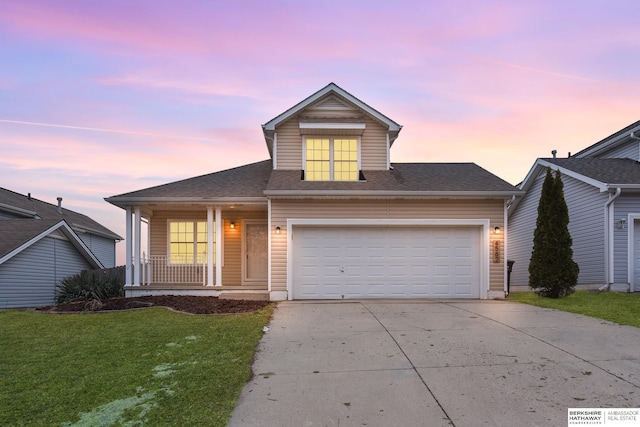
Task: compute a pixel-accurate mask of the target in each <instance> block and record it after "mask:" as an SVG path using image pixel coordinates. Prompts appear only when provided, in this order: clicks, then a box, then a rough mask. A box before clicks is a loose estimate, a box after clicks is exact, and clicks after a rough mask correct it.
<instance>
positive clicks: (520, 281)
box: [508, 121, 640, 292]
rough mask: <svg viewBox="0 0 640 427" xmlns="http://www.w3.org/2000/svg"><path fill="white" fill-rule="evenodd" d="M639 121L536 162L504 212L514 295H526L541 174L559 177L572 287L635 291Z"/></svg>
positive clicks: (639, 259) (639, 281) (639, 236)
mask: <svg viewBox="0 0 640 427" xmlns="http://www.w3.org/2000/svg"><path fill="white" fill-rule="evenodd" d="M639 161H640V121H637V122H635V123H633V124H631V125H629V126H627V127H625V128H624V129H621V130H619V131H618V132H616V133H614V134H613V135H610V136H608V137H606V138H604V139H603V140H601V141H599V142H597V143H595V144H593V145H591V146H589V147H587V148H585V149H584V150H581V151H579V152H577V153H575V154H573V155H570V156H569V157H566V158H557V157H552V158H540V159H537V160H536V162H535V163H534V165H533V166H532V167H531V169H530V171H529V173H528V174H527V176H526V177H525V179H524V181H522V183H521V184H520V185H519V188H520V189H522V190H523V191H526V194H525V195H524V196H523V197H521V198H518V199H516V200H515V201H514V202H513V204H511V205H510V207H509V231H510V233H509V239H508V244H509V258H510V259H512V260H513V261H515V264H514V266H513V272H512V275H511V283H512V285H513V286H514V289H527V288H528V282H529V271H528V268H529V261H530V259H531V251H532V250H533V232H534V230H535V226H536V218H537V209H538V203H539V200H540V193H541V190H542V183H543V181H544V177H545V174H546V170H547V168H550V169H552V170H554V171H559V172H560V176H561V177H562V182H563V184H564V197H565V201H566V202H567V207H568V209H569V232H570V233H571V237H572V238H573V258H574V261H575V262H577V263H578V266H579V267H580V274H579V276H578V285H579V286H580V287H584V288H602V289H609V288H610V289H613V290H620V291H631V292H633V291H636V292H638V291H640V164H639V163H638V162H639Z"/></svg>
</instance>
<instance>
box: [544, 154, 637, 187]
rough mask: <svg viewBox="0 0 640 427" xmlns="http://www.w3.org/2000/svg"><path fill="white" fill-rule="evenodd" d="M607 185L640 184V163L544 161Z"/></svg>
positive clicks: (621, 160) (567, 159) (587, 160)
mask: <svg viewBox="0 0 640 427" xmlns="http://www.w3.org/2000/svg"><path fill="white" fill-rule="evenodd" d="M542 160H545V161H547V162H549V163H553V164H555V165H558V166H560V167H562V168H565V169H569V170H571V171H573V172H576V173H579V174H580V175H584V176H586V177H588V178H591V179H595V180H596V181H600V182H602V183H605V184H639V185H640V163H638V162H636V161H635V160H632V159H601V158H595V159H594V158H575V157H569V158H562V159H542Z"/></svg>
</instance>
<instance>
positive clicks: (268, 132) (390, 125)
mask: <svg viewBox="0 0 640 427" xmlns="http://www.w3.org/2000/svg"><path fill="white" fill-rule="evenodd" d="M333 94H334V95H337V96H339V97H340V98H342V99H344V100H346V101H348V102H349V103H350V104H352V105H354V106H355V107H357V108H358V109H360V110H362V111H363V112H365V113H366V114H368V115H369V116H371V117H373V118H374V119H376V120H377V121H378V122H380V123H381V124H383V125H384V126H386V127H387V129H388V132H389V144H390V145H392V144H393V141H395V139H396V138H397V137H398V134H399V133H400V130H402V125H400V124H398V123H396V122H395V121H393V120H391V119H390V118H389V117H387V116H385V115H384V114H382V113H380V112H379V111H378V110H376V109H375V108H373V107H371V106H369V105H367V104H365V103H364V102H362V101H361V100H359V99H358V98H356V97H355V96H353V95H351V94H350V93H349V92H347V91H346V90H344V89H342V88H341V87H340V86H338V85H337V84H335V83H329V84H328V85H326V86H325V87H323V88H322V89H320V90H319V91H317V92H316V93H314V94H313V95H311V96H309V97H307V98H305V99H304V100H302V101H300V102H299V103H297V104H296V105H294V106H293V107H291V108H289V109H288V110H286V111H285V112H283V113H281V114H279V115H277V116H276V117H274V118H273V119H271V120H269V121H268V122H267V123H265V124H263V125H262V132H263V133H264V137H265V141H266V143H267V147H268V148H269V153H270V154H272V155H273V137H274V132H275V129H276V126H278V125H279V124H280V123H282V122H284V121H286V120H288V119H290V118H291V117H292V116H294V115H296V114H297V113H299V112H300V111H302V110H303V109H305V108H307V107H308V106H310V105H311V104H313V103H315V102H317V101H319V100H321V99H323V98H325V97H327V96H330V95H333Z"/></svg>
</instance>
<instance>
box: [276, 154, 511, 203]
mask: <svg viewBox="0 0 640 427" xmlns="http://www.w3.org/2000/svg"><path fill="white" fill-rule="evenodd" d="M363 175H364V178H365V181H356V182H353V181H304V180H302V179H301V177H300V171H287V170H275V171H273V173H272V174H271V179H270V180H269V184H268V185H267V188H266V191H265V195H267V196H271V197H274V196H275V197H277V196H283V197H291V196H302V197H304V196H348V197H358V196H361V197H372V196H374V197H393V198H401V197H444V196H446V197H456V196H459V197H510V196H516V195H521V194H522V192H521V191H520V190H518V189H517V188H516V187H514V186H513V185H511V184H509V183H508V182H506V181H504V180H502V179H501V178H498V177H497V176H495V175H493V174H492V173H490V172H488V171H487V170H485V169H483V168H481V167H480V166H478V165H476V164H474V163H393V164H392V169H391V170H389V171H381V170H374V171H371V170H370V171H363Z"/></svg>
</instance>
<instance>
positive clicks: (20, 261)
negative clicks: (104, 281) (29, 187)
mask: <svg viewBox="0 0 640 427" xmlns="http://www.w3.org/2000/svg"><path fill="white" fill-rule="evenodd" d="M119 240H122V238H121V237H120V236H118V235H117V234H115V233H114V232H112V231H111V230H109V229H107V228H106V227H104V226H102V225H101V224H99V223H98V222H96V221H94V220H92V219H91V218H89V217H88V216H86V215H83V214H81V213H78V212H74V211H71V210H69V209H66V208H63V207H62V198H58V205H57V206H56V205H53V204H50V203H46V202H43V201H41V200H37V199H35V198H33V197H31V194H28V195H26V196H25V195H22V194H18V193H15V192H13V191H10V190H6V189H4V188H0V308H10V307H33V306H38V305H50V304H53V301H54V291H55V287H56V285H57V284H58V283H59V282H60V280H62V279H64V278H65V277H67V276H70V275H73V274H77V273H80V271H82V270H85V269H98V268H109V267H113V266H114V265H115V261H116V248H115V246H116V242H117V241H119Z"/></svg>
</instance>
